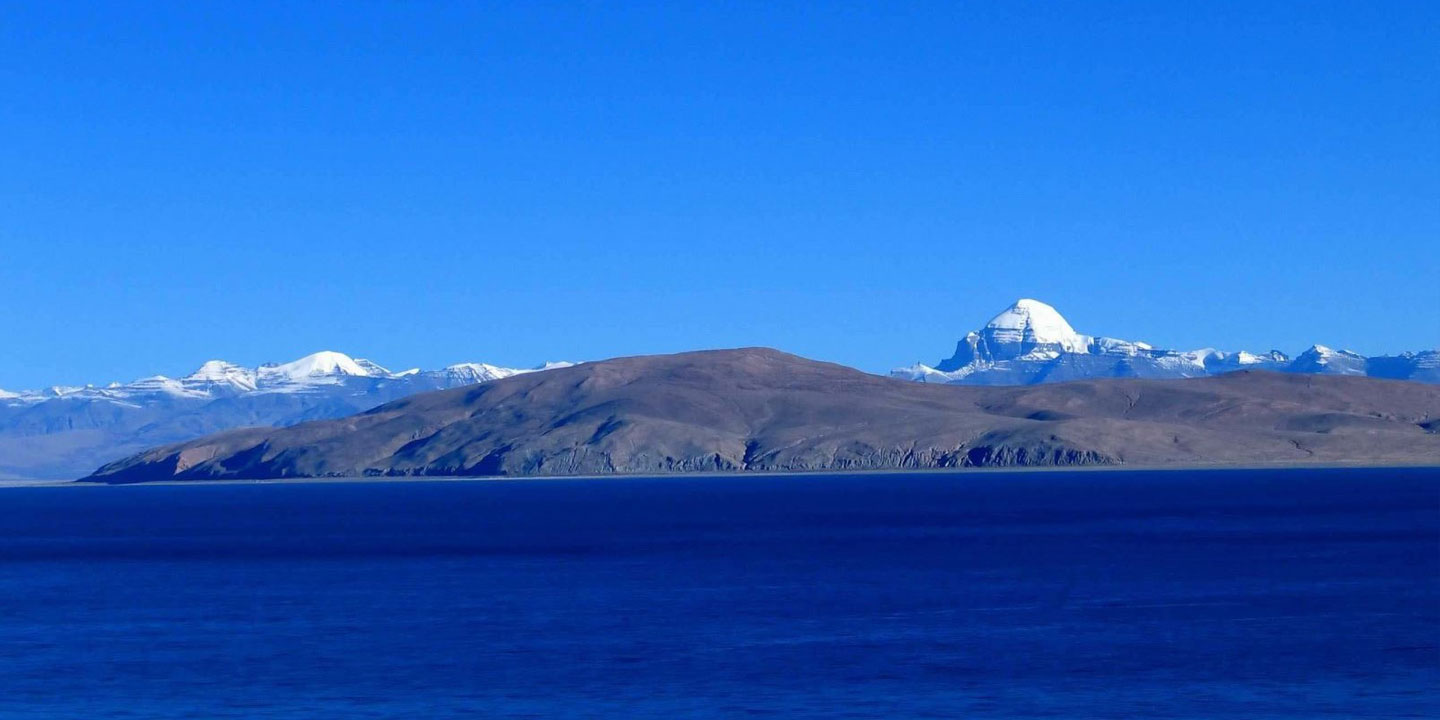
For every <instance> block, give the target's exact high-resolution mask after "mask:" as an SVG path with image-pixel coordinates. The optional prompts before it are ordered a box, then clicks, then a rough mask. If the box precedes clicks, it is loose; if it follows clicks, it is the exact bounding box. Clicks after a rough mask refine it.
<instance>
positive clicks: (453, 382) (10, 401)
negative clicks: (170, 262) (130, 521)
mask: <svg viewBox="0 0 1440 720" xmlns="http://www.w3.org/2000/svg"><path fill="white" fill-rule="evenodd" d="M568 364H569V363H554V364H551V365H547V366H545V367H542V368H533V369H526V370H522V369H515V368H505V367H497V366H494V365H487V364H485V363H461V364H458V365H451V366H449V367H445V368H441V369H439V370H419V369H414V370H405V371H403V372H391V371H389V370H387V369H385V368H383V367H381V366H379V365H377V364H375V363H373V362H370V361H369V360H364V359H360V358H351V357H350V356H348V355H345V354H343V353H338V352H318V353H315V354H313V355H307V356H305V357H303V358H300V359H299V360H296V361H294V362H289V363H283V364H268V365H261V366H260V367H258V368H246V367H241V366H239V365H236V364H234V363H229V362H225V361H223V360H211V361H210V362H207V363H205V364H203V365H201V366H200V368H199V369H197V370H196V371H195V372H193V373H191V374H189V375H186V376H185V377H181V378H169V377H165V376H163V375H156V376H154V377H147V378H142V379H140V380H136V381H134V382H130V383H124V384H121V383H112V384H110V385H106V386H103V387H97V386H93V385H87V386H83V387H51V388H46V389H44V390H36V391H28V392H6V391H3V390H0V477H10V478H22V479H64V478H75V477H79V476H82V475H85V474H87V473H89V472H91V471H93V470H94V469H95V468H96V467H98V466H99V465H100V464H101V463H105V462H108V461H111V460H114V459H115V458H117V457H121V456H123V455H126V454H128V453H132V452H135V451H137V450H140V449H143V448H147V447H152V446H155V445H160V444H164V443H170V442H176V441H180V440H186V439H189V438H193V437H197V436H200V435H205V434H207V433H213V432H217V431H220V430H227V429H230V428H236V427H246V426H256V425H263V426H286V425H293V424H295V423H299V422H305V421H307V420H320V419H326V418H335V417H343V416H345V415H350V414H352V413H356V412H360V411H361V410H368V409H370V408H372V407H375V406H376V405H380V404H382V403H385V402H389V401H391V400H395V399H398V398H402V397H405V396H408V395H412V394H414V393H418V392H426V391H430V390H444V389H447V388H453V387H458V386H461V385H473V384H475V383H481V382H487V381H490V380H495V379H498V378H504V377H510V376H512V375H519V374H522V373H527V372H533V371H535V370H544V369H549V368H553V367H563V366H565V365H568Z"/></svg>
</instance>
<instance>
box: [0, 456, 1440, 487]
mask: <svg viewBox="0 0 1440 720" xmlns="http://www.w3.org/2000/svg"><path fill="white" fill-rule="evenodd" d="M1391 469H1397V470H1398V469H1419V470H1423V469H1434V470H1436V471H1440V459H1437V461H1436V462H1434V463H1429V462H1419V463H1412V462H1396V463H1370V462H1348V463H1347V462H1336V463H1237V464H1228V463H1213V464H1203V465H1165V464H1159V465H1077V466H1023V467H963V468H885V469H858V470H830V469H827V470H769V471H745V470H735V471H724V472H674V473H612V474H606V475H379V476H367V475H345V476H331V477H326V476H317V477H291V478H260V479H256V478H233V479H212V480H154V481H146V482H135V483H105V482H86V481H84V480H83V479H79V478H77V479H74V480H18V479H14V480H12V479H0V490H3V489H6V488H42V487H43V488H54V487H148V486H156V485H166V486H174V485H298V484H353V483H418V482H534V481H545V480H661V479H673V480H686V479H723V478H750V477H806V476H824V475H916V474H951V475H972V474H984V475H994V474H1034V473H1095V472H1166V471H1175V472H1203V471H1215V472H1226V471H1246V470H1252V471H1253V470H1391Z"/></svg>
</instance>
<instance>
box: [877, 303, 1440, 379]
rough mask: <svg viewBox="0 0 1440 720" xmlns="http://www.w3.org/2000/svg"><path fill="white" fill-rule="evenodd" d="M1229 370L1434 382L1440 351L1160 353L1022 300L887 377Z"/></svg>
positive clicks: (1164, 374) (1180, 374)
mask: <svg viewBox="0 0 1440 720" xmlns="http://www.w3.org/2000/svg"><path fill="white" fill-rule="evenodd" d="M1234 370H1274V371H1278V372H1288V373H1318V374H1324V375H1363V376H1368V377H1378V378H1389V379H1394V380H1415V381H1419V382H1440V350H1426V351H1423V352H1418V353H1403V354H1400V355H1383V356H1374V357H1365V356H1363V355H1360V354H1358V353H1354V352H1350V351H1348V350H1332V349H1330V348H1328V347H1325V346H1323V345H1314V346H1312V347H1311V348H1310V349H1308V350H1306V351H1305V352H1303V353H1300V354H1299V355H1298V356H1296V357H1294V358H1291V357H1289V356H1287V355H1286V354H1285V353H1282V352H1280V351H1278V350H1271V351H1269V352H1265V353H1252V352H1245V351H1239V352H1223V351H1220V350H1214V349H1211V348H1206V349H1203V350H1188V351H1178V350H1163V349H1159V348H1156V347H1154V346H1152V345H1149V344H1148V343H1143V342H1133V341H1129V340H1119V339H1116V338H1109V337H1093V336H1090V335H1082V334H1080V333H1078V332H1075V329H1074V328H1072V327H1070V323H1069V322H1066V320H1065V318H1064V317H1062V316H1061V315H1060V313H1059V312H1057V311H1056V310H1055V308H1053V307H1050V306H1049V305H1046V304H1045V303H1043V302H1040V301H1039V300H1031V299H1021V300H1017V301H1016V302H1015V304H1013V305H1011V306H1010V307H1008V308H1006V309H1005V310H1004V311H1003V312H1001V313H1000V314H999V315H996V316H995V317H994V318H992V319H991V320H990V322H988V323H986V324H985V327H983V328H981V329H980V330H979V331H977V332H971V333H967V334H966V335H965V337H964V338H961V340H960V342H958V343H957V344H956V346H955V354H954V355H951V356H950V357H949V358H946V359H944V360H941V361H940V362H939V363H937V364H936V365H935V366H933V367H932V366H929V365H924V364H919V363H917V364H915V365H911V366H909V367H903V368H896V369H895V370H892V371H891V373H890V375H891V377H896V378H901V379H906V380H915V381H918V382H930V383H949V384H957V385H1033V384H1036V383H1050V382H1064V381H1066V380H1083V379H1091V378H1126V377H1130V378H1188V377H1202V376H1205V375H1215V374H1219V373H1225V372H1231V371H1234Z"/></svg>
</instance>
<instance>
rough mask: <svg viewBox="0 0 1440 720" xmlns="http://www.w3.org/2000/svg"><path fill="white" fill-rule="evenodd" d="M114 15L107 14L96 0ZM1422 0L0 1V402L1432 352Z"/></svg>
mask: <svg viewBox="0 0 1440 720" xmlns="http://www.w3.org/2000/svg"><path fill="white" fill-rule="evenodd" d="M102 5H103V6H102ZM1437 37H1440V3H1435V2H1414V3H1387V2H1381V3H1365V2H1345V3H1323V2H1297V3H1278V2H1277V3H1269V2H1267V3H1255V2H1242V3H1233V4H1212V3H1159V2H1135V3H1118V4H1112V3H1048V2H1035V3H1009V2H1006V3H992V2H937V3H899V2H886V3H874V4H870V5H859V4H854V5H851V4H842V3H833V4H832V3H813V2H806V3H793V4H792V3H774V2H757V3H696V4H686V3H679V2H666V3H653V4H648V3H604V4H602V3H573V4H570V3H563V4H562V3H495V4H490V5H482V4H479V3H468V2H466V3H453V4H446V3H379V2H357V3H343V4H342V3H333V4H330V3H290V2H286V3H258V2H257V3H175V4H169V5H166V4H162V3H140V4H124V3H111V4H98V3H53V2H43V3H41V2H37V3H31V4H28V7H27V6H26V5H22V4H20V3H7V4H6V5H5V7H4V9H3V11H0V54H3V59H4V60H3V62H0V387H5V388H10V389H18V388H27V387H37V386H43V385H47V384H52V383H83V382H96V383H99V382H105V381H109V380H128V379H131V378H134V377H137V376H141V375H147V374H151V373H156V372H159V373H165V374H171V375H175V374H182V373H185V372H188V371H190V370H191V369H193V367H194V366H195V365H198V364H199V363H200V362H201V361H203V360H206V359H209V358H212V357H220V358H226V359H229V360H233V361H236V362H241V363H246V364H258V363H261V362H265V361H284V360H289V359H293V358H295V357H298V356H300V355H302V354H305V353H308V352H311V351H314V350H319V349H334V350H340V351H343V352H347V353H350V354H352V355H357V356H364V357H370V358H372V359H374V360H376V361H377V362H380V363H382V364H386V365H390V366H393V367H406V366H413V365H420V366H425V367H435V366H440V365H444V364H448V363H452V362H457V361H461V360H479V361H487V362H493V363H500V364H507V365H529V364H533V363H538V362H540V361H544V360H550V359H598V358H603V357H607V356H614V355H622V354H636V353H653V352H668V351H677V350H685V349H693V348H702V347H724V346H738V345H771V346H776V347H779V348H782V349H786V350H790V351H792V352H797V353H800V354H803V355H807V356H811V357H816V358H821V359H827V360H833V361H838V362H843V363H847V364H851V365H855V366H858V367H861V368H863V369H867V370H877V371H878V370H884V369H886V368H889V367H891V366H895V365H901V364H908V363H911V362H914V361H916V360H924V361H927V362H933V361H934V360H936V359H938V358H939V357H941V356H943V355H946V354H948V352H949V351H950V350H951V349H952V348H953V344H954V341H955V340H956V339H957V338H958V337H959V336H960V335H961V334H963V332H964V331H966V330H968V329H971V328H974V327H976V326H978V325H980V324H981V323H983V322H984V321H985V320H986V319H988V318H989V316H990V315H992V314H993V313H995V312H997V311H998V310H1000V309H1001V308H1003V307H1004V306H1005V305H1006V304H1008V303H1009V302H1010V301H1012V300H1013V299H1015V298H1016V297H1021V296H1029V297H1036V298H1040V299H1042V300H1045V301H1047V302H1050V303H1051V304H1053V305H1055V306H1056V307H1058V308H1059V309H1060V310H1061V312H1063V313H1064V314H1065V315H1066V316H1067V317H1068V318H1069V319H1070V320H1071V322H1072V323H1073V324H1074V325H1075V326H1076V327H1077V329H1079V330H1081V331H1082V332H1090V333H1094V334H1107V335H1113V336H1119V337H1125V338H1131V339H1139V340H1146V341H1149V342H1152V343H1155V344H1158V345H1161V346H1167V347H1180V348H1192V347H1201V346H1218V347H1222V348H1230V349H1237V348H1246V349H1253V350H1264V349H1269V348H1271V347H1278V348H1280V349H1282V350H1286V351H1290V352H1293V351H1297V350H1300V349H1303V348H1304V347H1306V346H1308V345H1309V344H1310V343H1314V342H1320V343H1324V344H1329V345H1335V346H1342V347H1350V348H1354V349H1356V350H1358V351H1361V352H1366V353H1387V352H1397V351H1400V350H1405V349H1420V348H1425V347H1434V346H1436V345H1437V344H1440V42H1437V41H1436V38H1437Z"/></svg>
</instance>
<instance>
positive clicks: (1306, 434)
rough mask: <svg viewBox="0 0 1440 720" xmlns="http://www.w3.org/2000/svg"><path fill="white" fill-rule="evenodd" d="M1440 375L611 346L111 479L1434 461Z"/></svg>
mask: <svg viewBox="0 0 1440 720" xmlns="http://www.w3.org/2000/svg"><path fill="white" fill-rule="evenodd" d="M1437 419H1440V386H1435V385H1423V384H1419V383H1410V382H1402V381H1391V380H1376V379H1371V378H1361V377H1332V376H1319V375H1284V374H1278V373H1270V372H1237V373H1232V374H1228V375H1221V376H1216V377H1208V378H1197V379H1190V380H1129V379H1120V380H1088V381H1079V382H1069V383H1059V384H1053V385H1036V386H1025V387H957V386H948V385H927V384H923V383H913V382H907V381H902V380H894V379H889V378H885V377H880V376H876V375H870V374H867V373H863V372H860V371H858V370H854V369H851V368H847V367H843V366H840V365H834V364H830V363H824V362H816V361H813V360H807V359H805V358H801V357H797V356H795V355H789V354H786V353H783V352H779V351H776V350H770V349H764V348H746V349H738V350H713V351H701V352H689V353H680V354H676V355H654V356H642V357H627V358H617V359H614V360H606V361H602V362H594V363H586V364H582V365H577V366H574V367H570V368H564V369H557V370H550V371H546V372H540V373H533V374H528V375H521V376H517V377H512V378H507V379H504V380H498V381H494V382H489V383H485V384H482V385H475V386H470V387H462V388H455V389H451V390H442V391H439V392H432V393H426V394H422V395H415V396H412V397H409V398H406V399H404V400H399V401H396V402H392V403H388V404H386V405H382V406H380V407H377V408H375V409H373V410H370V411H368V412H364V413H361V414H359V415H353V416H350V417H347V418H342V419H339V420H327V421H318V422H310V423H304V424H301V425H295V426H292V427H288V428H280V429H275V428H254V429H244V430H235V431H229V432H223V433H219V434H216V435H211V436H208V437H204V438H200V439H197V440H193V441H189V442H184V443H179V444H175V445H169V446H165V447H160V448H155V449H152V450H149V451H146V452H143V453H140V454H138V455H135V456H132V457H129V458H126V459H123V460H119V461H117V462H114V463H111V464H109V465H106V466H104V467H102V468H100V469H99V470H97V471H96V472H95V473H94V474H93V475H91V476H90V477H89V478H86V479H87V480H90V481H98V482H116V483H123V482H144V481H155V480H221V479H269V478H297V477H340V476H411V475H420V476H528V475H599V474H612V473H680V472H696V471H800V470H879V469H907V468H913V469H920V468H956V467H1011V466H1036V467H1045V466H1079V465H1119V464H1131V465H1177V466H1197V465H1216V464H1232V465H1244V464H1275V463H1279V464H1288V463H1294V464H1338V463H1373V464H1391V463H1407V464H1437V465H1440V434H1437V432H1436V431H1437V430H1440V427H1437Z"/></svg>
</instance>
